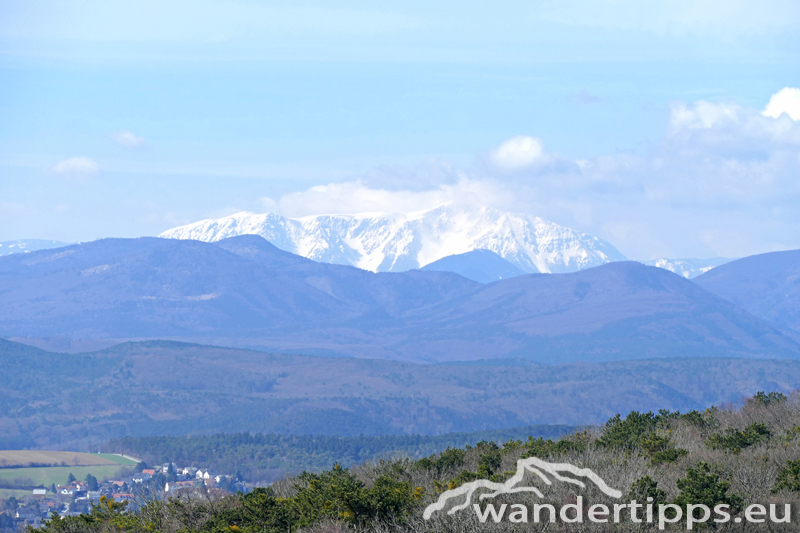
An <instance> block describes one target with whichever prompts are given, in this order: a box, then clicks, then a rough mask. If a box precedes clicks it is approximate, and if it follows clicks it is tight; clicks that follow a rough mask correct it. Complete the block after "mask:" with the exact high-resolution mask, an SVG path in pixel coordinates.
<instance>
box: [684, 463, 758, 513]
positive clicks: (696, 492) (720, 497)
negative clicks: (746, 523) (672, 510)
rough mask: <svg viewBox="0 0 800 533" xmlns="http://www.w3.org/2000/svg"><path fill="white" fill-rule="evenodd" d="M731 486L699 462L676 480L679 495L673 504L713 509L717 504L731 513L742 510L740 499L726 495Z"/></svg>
mask: <svg viewBox="0 0 800 533" xmlns="http://www.w3.org/2000/svg"><path fill="white" fill-rule="evenodd" d="M730 486H731V484H730V483H728V482H727V481H721V480H720V479H719V474H717V473H714V472H712V470H711V466H710V465H709V464H708V463H704V462H699V463H697V466H696V467H695V468H691V467H690V468H688V469H687V470H686V477H685V478H684V479H679V480H678V489H679V490H680V491H681V492H680V494H678V496H677V497H676V498H675V500H674V503H675V504H676V505H680V506H681V507H685V506H686V505H687V504H695V505H699V504H703V505H707V506H708V507H709V508H712V509H713V508H714V506H715V505H718V504H726V505H728V506H730V509H731V511H734V512H735V511H739V510H741V508H742V499H741V498H740V497H739V496H736V495H735V494H728V489H729V488H730Z"/></svg>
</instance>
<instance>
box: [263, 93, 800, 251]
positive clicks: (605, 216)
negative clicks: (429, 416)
mask: <svg viewBox="0 0 800 533" xmlns="http://www.w3.org/2000/svg"><path fill="white" fill-rule="evenodd" d="M483 162H484V161H479V162H478V165H476V166H475V167H474V168H472V169H470V170H468V171H460V172H459V171H456V170H452V171H447V172H444V171H443V172H442V173H441V174H436V173H431V174H429V175H430V176H432V177H434V178H437V177H438V178H437V179H440V180H441V181H439V183H438V184H435V183H434V184H432V185H430V186H425V187H424V188H423V187H422V186H421V185H423V184H424V183H426V181H425V180H419V181H414V180H411V181H412V182H413V185H412V183H409V182H408V181H404V180H407V179H408V178H407V177H406V176H407V175H412V176H413V175H414V173H415V172H416V171H414V170H407V171H405V172H406V173H405V174H403V172H400V171H397V170H396V169H392V170H391V171H390V172H389V177H388V178H387V177H386V176H384V175H383V174H381V172H379V171H375V172H373V173H371V174H368V175H367V176H365V179H364V180H363V181H359V182H347V183H335V184H329V185H322V186H317V187H312V188H310V189H308V190H306V191H302V192H296V193H292V194H288V195H285V196H283V197H282V198H280V199H279V200H277V201H276V202H272V201H271V200H270V201H268V202H267V201H265V207H268V208H269V210H274V211H277V212H280V213H282V214H285V215H288V216H303V215H310V214H322V213H358V212H409V211H418V210H424V209H430V208H433V207H435V206H437V205H441V204H444V203H448V202H455V203H465V204H468V205H487V206H491V207H496V208H499V209H507V210H510V211H519V212H527V213H531V214H534V215H538V216H541V217H543V218H546V219H549V220H552V221H554V222H556V223H559V224H563V225H566V226H570V227H573V228H575V229H577V230H579V231H585V232H588V233H592V234H595V235H598V236H600V237H602V238H605V239H608V240H609V241H610V242H612V243H613V244H614V245H615V246H617V247H618V248H619V249H620V251H621V252H622V253H623V254H625V255H627V256H628V257H633V258H641V259H651V258H654V257H662V256H663V257H712V256H728V257H736V256H744V255H749V254H753V253H760V252H765V251H770V250H776V249H786V248H787V247H796V248H800V210H799V209H797V206H798V205H800V181H798V179H797V176H798V175H800V122H795V121H794V120H791V119H790V118H789V117H788V116H782V115H781V116H778V117H777V118H775V117H772V116H765V115H764V114H762V112H761V110H760V109H753V108H747V107H743V106H740V105H737V104H734V103H714V102H706V101H698V102H693V103H676V104H675V105H673V106H672V109H671V115H670V120H669V126H668V129H667V131H666V132H665V135H664V137H663V139H662V140H661V141H660V142H658V143H657V144H656V145H655V146H653V148H652V149H651V151H650V152H649V153H648V154H646V155H634V154H629V153H618V154H613V155H604V156H601V157H596V158H592V159H586V160H581V161H570V160H568V159H566V158H563V157H560V156H557V155H555V154H550V153H547V152H546V151H545V150H544V149H543V148H542V143H541V141H540V140H539V139H535V138H533V137H525V136H520V137H515V138H513V139H509V140H508V141H506V142H504V143H502V144H501V145H499V146H498V147H496V148H495V149H494V150H492V151H491V152H489V161H488V163H490V164H489V165H483V164H482V163H483ZM442 168H446V167H442ZM512 169H513V172H509V170H512ZM426 175H427V174H426ZM532 177H535V179H530V178H532ZM418 185H419V186H418ZM415 187H416V188H415ZM398 189H399V190H398Z"/></svg>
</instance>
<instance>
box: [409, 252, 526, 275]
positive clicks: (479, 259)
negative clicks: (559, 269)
mask: <svg viewBox="0 0 800 533" xmlns="http://www.w3.org/2000/svg"><path fill="white" fill-rule="evenodd" d="M420 270H423V271H425V272H454V273H456V274H458V275H460V276H464V277H465V278H467V279H471V280H472V281H477V282H478V283H491V282H493V281H500V280H501V279H509V278H514V277H516V276H521V275H523V274H525V272H523V271H522V270H520V269H519V268H517V267H515V266H514V265H512V264H511V263H509V262H508V261H506V260H505V259H503V258H502V257H500V256H499V255H497V254H496V253H494V252H492V251H491V250H472V251H471V252H465V253H463V254H456V255H448V256H447V257H443V258H441V259H439V260H436V261H434V262H433V263H428V264H427V265H425V266H424V267H422V268H421V269H420Z"/></svg>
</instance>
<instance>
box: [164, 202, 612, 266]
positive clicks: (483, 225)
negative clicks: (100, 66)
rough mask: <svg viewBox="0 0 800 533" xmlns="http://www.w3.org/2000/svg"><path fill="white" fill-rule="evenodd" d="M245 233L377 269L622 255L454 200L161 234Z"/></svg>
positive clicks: (216, 237)
mask: <svg viewBox="0 0 800 533" xmlns="http://www.w3.org/2000/svg"><path fill="white" fill-rule="evenodd" d="M245 234H254V235H259V236H261V237H264V238H265V239H267V240H268V241H270V242H271V243H273V244H274V245H275V246H277V247H278V248H280V249H281V250H284V251H287V252H291V253H294V254H297V255H300V256H303V257H306V258H308V259H313V260H314V261H319V262H324V263H334V264H343V265H352V266H356V267H358V268H362V269H364V270H370V271H372V272H402V271H406V270H412V269H416V268H420V267H421V266H422V265H427V264H430V263H433V262H435V261H437V260H439V259H442V258H444V257H447V256H451V255H458V254H463V253H465V252H469V251H472V250H476V249H486V250H490V251H492V252H494V253H496V254H497V255H499V256H500V257H502V258H503V259H505V260H506V261H508V262H509V263H511V264H512V265H513V266H514V267H516V268H518V269H519V270H521V271H522V272H526V273H537V272H542V273H550V272H573V271H577V270H582V269H585V268H589V267H593V266H598V265H602V264H604V263H608V262H610V261H621V260H624V259H625V257H624V256H623V255H622V254H621V253H620V252H619V251H618V250H617V249H616V248H614V246H612V245H611V244H609V243H608V242H606V241H604V240H602V239H600V238H598V237H595V236H593V235H587V234H585V233H580V232H577V231H575V230H573V229H570V228H567V227H564V226H560V225H558V224H555V223H553V222H550V221H547V220H544V219H542V218H539V217H535V216H531V215H527V214H521V213H513V212H508V211H501V210H499V209H495V208H491V207H473V206H467V205H461V204H454V203H451V204H443V205H440V206H438V207H435V208H433V209H430V210H428V211H417V212H413V213H405V214H404V213H359V214H354V215H341V214H336V215H313V216H306V217H300V218H288V217H284V216H281V215H278V214H276V213H265V214H260V215H259V214H253V213H247V212H241V213H236V214H235V215H231V216H229V217H224V218H220V219H216V220H212V219H209V220H201V221H199V222H195V223H194V224H188V225H186V226H181V227H178V228H174V229H171V230H168V231H165V232H164V233H162V234H161V235H160V237H165V238H170V239H194V240H200V241H205V242H216V241H220V240H222V239H226V238H228V237H233V236H237V235H245Z"/></svg>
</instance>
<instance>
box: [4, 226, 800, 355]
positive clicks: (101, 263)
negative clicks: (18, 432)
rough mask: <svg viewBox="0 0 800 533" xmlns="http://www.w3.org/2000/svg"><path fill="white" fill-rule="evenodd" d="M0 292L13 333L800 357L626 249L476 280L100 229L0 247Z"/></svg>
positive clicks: (244, 241)
mask: <svg viewBox="0 0 800 533" xmlns="http://www.w3.org/2000/svg"><path fill="white" fill-rule="evenodd" d="M698 279H699V278H698ZM0 295H2V296H1V299H2V303H3V305H2V306H0V335H2V336H6V337H16V338H20V337H26V338H45V337H47V338H58V337H67V338H72V339H107V340H112V341H115V340H132V339H147V338H161V339H173V340H182V341H191V342H199V343H204V344H216V345H222V346H238V347H247V348H255V349H259V350H265V351H274V352H284V353H304V354H312V355H314V354H318V355H331V356H348V357H360V358H371V359H396V360H404V361H416V362H426V363H433V362H445V361H465V360H481V359H497V358H509V357H512V358H522V359H527V360H531V361H536V362H539V363H565V362H573V361H610V360H632V359H642V358H653V357H709V356H713V357H721V356H725V357H759V358H763V357H780V358H790V359H797V358H800V344H798V341H797V337H796V333H795V332H793V331H791V330H788V329H786V328H782V327H781V326H779V325H774V324H772V323H770V322H767V321H765V320H763V319H760V318H757V317H756V316H753V315H752V314H750V313H748V312H747V311H745V310H742V309H740V308H739V307H737V306H735V305H734V304H733V303H731V302H729V301H727V300H725V299H723V298H720V297H719V296H716V295H715V294H712V293H711V292H709V291H707V290H705V289H703V288H701V287H700V286H698V285H697V284H695V283H693V282H692V281H689V280H686V279H684V278H683V277H681V276H677V275H675V274H672V273H670V272H667V271H666V270H663V269H660V268H654V267H648V266H645V265H642V264H640V263H636V262H629V261H620V262H612V263H607V264H603V265H601V266H598V267H594V268H589V269H585V270H581V271H578V272H573V273H568V274H548V275H544V274H527V275H522V276H517V277H513V278H511V279H504V280H501V281H497V282H494V283H489V284H481V283H477V282H474V281H471V280H469V279H466V278H464V277H462V276H459V275H457V274H453V273H448V272H428V271H419V270H414V271H409V272H402V273H372V272H367V271H364V270H361V269H357V268H353V267H349V266H343V265H334V264H327V263H318V262H315V261H311V260H309V259H306V258H303V257H300V256H297V255H294V254H291V253H288V252H285V251H282V250H279V249H278V248H277V247H275V246H273V245H272V244H270V243H269V242H267V241H266V240H264V239H263V238H261V237H257V236H254V235H245V236H240V237H234V238H229V239H224V240H221V241H217V242H214V243H205V242H200V241H191V240H173V239H159V238H139V239H104V240H99V241H94V242H91V243H82V244H78V245H72V246H68V247H65V248H60V249H55V250H44V251H39V252H32V253H30V254H17V255H11V256H8V257H4V258H2V259H0Z"/></svg>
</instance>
